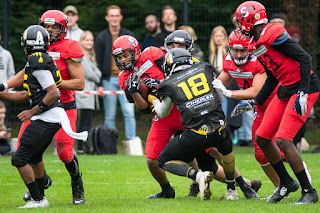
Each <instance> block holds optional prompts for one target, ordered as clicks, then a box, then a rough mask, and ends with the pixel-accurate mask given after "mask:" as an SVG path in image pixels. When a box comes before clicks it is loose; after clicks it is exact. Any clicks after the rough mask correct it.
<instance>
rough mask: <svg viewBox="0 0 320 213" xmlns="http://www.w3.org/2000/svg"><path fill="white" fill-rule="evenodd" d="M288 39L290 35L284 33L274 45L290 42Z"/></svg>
mask: <svg viewBox="0 0 320 213" xmlns="http://www.w3.org/2000/svg"><path fill="white" fill-rule="evenodd" d="M288 38H289V33H288V32H287V31H284V32H283V33H281V34H280V35H279V36H278V37H277V38H276V40H275V41H274V42H273V43H272V45H279V44H282V43H283V42H285V41H286V40H288Z"/></svg>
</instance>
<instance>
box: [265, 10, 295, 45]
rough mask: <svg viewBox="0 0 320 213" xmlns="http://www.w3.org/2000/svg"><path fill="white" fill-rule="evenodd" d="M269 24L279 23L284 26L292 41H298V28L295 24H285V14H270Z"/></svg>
mask: <svg viewBox="0 0 320 213" xmlns="http://www.w3.org/2000/svg"><path fill="white" fill-rule="evenodd" d="M269 23H270V24H280V25H281V26H282V27H283V28H286V29H287V31H288V33H289V35H291V38H292V40H293V41H295V42H297V43H299V40H300V30H299V28H298V27H296V26H293V25H291V26H286V19H285V16H284V15H282V14H281V13H274V14H272V15H271V16H270V19H269Z"/></svg>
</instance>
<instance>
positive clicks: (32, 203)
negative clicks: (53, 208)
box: [18, 197, 49, 209]
mask: <svg viewBox="0 0 320 213" xmlns="http://www.w3.org/2000/svg"><path fill="white" fill-rule="evenodd" d="M47 206H49V202H48V200H47V198H46V197H43V199H42V200H40V201H36V200H34V199H32V198H31V200H30V201H29V202H28V203H27V204H26V205H24V206H19V207H18V208H21V209H26V208H27V209H29V208H45V207H47Z"/></svg>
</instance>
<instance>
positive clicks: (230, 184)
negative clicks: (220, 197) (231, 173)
mask: <svg viewBox="0 0 320 213" xmlns="http://www.w3.org/2000/svg"><path fill="white" fill-rule="evenodd" d="M227 189H231V190H236V182H235V181H234V182H227Z"/></svg>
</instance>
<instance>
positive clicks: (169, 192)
mask: <svg viewBox="0 0 320 213" xmlns="http://www.w3.org/2000/svg"><path fill="white" fill-rule="evenodd" d="M175 196H176V194H175V192H174V190H173V188H171V190H166V191H162V192H159V193H157V194H153V195H150V196H148V197H146V199H157V198H168V199H170V198H175Z"/></svg>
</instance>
